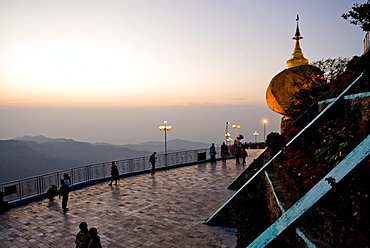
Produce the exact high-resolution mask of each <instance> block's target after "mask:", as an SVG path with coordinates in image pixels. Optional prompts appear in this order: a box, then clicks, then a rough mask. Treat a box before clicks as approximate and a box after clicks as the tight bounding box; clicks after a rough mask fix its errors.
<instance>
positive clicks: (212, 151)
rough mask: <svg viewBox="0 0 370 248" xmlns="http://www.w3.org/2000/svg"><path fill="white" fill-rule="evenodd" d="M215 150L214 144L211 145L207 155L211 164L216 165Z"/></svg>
mask: <svg viewBox="0 0 370 248" xmlns="http://www.w3.org/2000/svg"><path fill="white" fill-rule="evenodd" d="M216 154H217V151H216V148H215V143H212V145H211V147H210V148H209V155H210V156H211V163H215V164H216Z"/></svg>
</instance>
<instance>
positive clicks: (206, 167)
mask: <svg viewBox="0 0 370 248" xmlns="http://www.w3.org/2000/svg"><path fill="white" fill-rule="evenodd" d="M261 152H262V150H249V155H250V156H249V157H248V160H247V165H236V164H235V160H234V159H232V160H228V161H227V162H226V163H222V162H221V161H218V162H217V164H216V165H211V164H210V163H202V164H197V165H192V166H186V167H181V168H176V169H170V170H164V171H158V172H157V173H156V174H155V175H154V176H151V175H149V174H141V175H136V176H132V177H126V178H123V179H121V180H120V181H119V182H118V186H108V182H102V183H98V184H95V185H93V186H88V187H85V188H82V189H78V190H74V191H72V192H70V199H69V202H68V207H69V209H70V211H69V212H67V213H63V212H61V209H60V205H61V199H58V198H57V199H56V200H55V201H54V202H49V200H47V199H45V200H42V201H36V202H32V203H30V204H28V205H25V206H21V207H17V208H13V209H11V210H10V211H8V212H6V213H5V214H3V215H0V247H22V248H23V247H75V245H74V238H75V235H76V233H77V232H78V231H79V229H78V225H79V224H80V222H82V221H85V222H87V224H88V225H89V228H90V227H96V228H97V229H98V232H99V236H100V237H101V242H102V245H103V247H161V248H165V247H202V248H203V247H235V244H236V236H235V234H236V229H233V228H224V227H217V226H216V227H214V226H207V225H204V224H202V221H203V220H205V219H206V218H208V217H210V216H211V215H212V214H213V213H214V212H215V211H216V210H217V209H218V208H219V207H220V206H221V205H222V204H223V203H224V202H225V201H226V200H227V199H228V198H229V197H230V196H232V194H233V193H234V191H231V190H228V189H226V188H227V186H229V185H230V183H231V182H233V181H234V179H236V177H237V176H238V175H239V174H240V173H241V172H242V171H243V170H244V169H245V168H246V167H247V166H248V165H249V164H250V162H252V161H253V159H254V158H256V157H257V156H258V155H259V154H260V153H261Z"/></svg>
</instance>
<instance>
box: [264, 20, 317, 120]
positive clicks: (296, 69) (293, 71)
mask: <svg viewBox="0 0 370 248" xmlns="http://www.w3.org/2000/svg"><path fill="white" fill-rule="evenodd" d="M298 20H299V17H298V15H297V19H296V21H297V28H296V33H295V36H294V37H293V39H294V40H295V41H296V43H295V47H294V51H293V53H292V56H291V58H290V59H289V60H288V61H287V62H286V69H284V70H283V71H281V72H280V73H278V74H277V75H276V76H275V77H273V78H272V80H271V81H270V84H269V86H268V88H267V91H266V102H267V105H268V106H269V108H270V109H271V110H273V111H274V112H276V113H279V114H282V115H285V110H286V108H287V107H288V106H289V105H290V103H291V96H292V94H293V93H295V92H297V91H298V90H299V87H298V86H295V85H294V83H297V82H299V83H300V84H299V85H301V86H300V87H304V84H302V83H301V82H304V81H305V79H306V77H307V73H301V72H302V71H306V72H307V71H311V72H313V73H315V74H316V73H320V70H319V69H318V68H317V67H315V66H312V65H309V64H308V59H306V58H305V57H304V56H303V53H302V49H301V47H300V44H299V40H301V39H302V38H303V37H302V36H301V34H300V32H299V26H298ZM302 85H303V86H302Z"/></svg>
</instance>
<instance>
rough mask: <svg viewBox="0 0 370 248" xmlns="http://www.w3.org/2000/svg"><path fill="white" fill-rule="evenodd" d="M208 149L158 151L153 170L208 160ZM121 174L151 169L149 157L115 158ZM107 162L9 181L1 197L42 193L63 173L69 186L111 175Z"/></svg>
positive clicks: (0, 189)
mask: <svg viewBox="0 0 370 248" xmlns="http://www.w3.org/2000/svg"><path fill="white" fill-rule="evenodd" d="M207 150H208V148H204V149H198V150H190V151H179V152H173V153H169V154H167V157H166V155H165V154H158V155H157V163H156V169H160V168H166V167H174V166H178V165H183V164H184V165H185V164H189V163H194V162H198V161H199V162H201V161H203V162H204V161H206V160H207V159H209V155H208V153H207ZM115 162H116V165H117V167H118V170H119V173H120V175H121V176H123V175H128V174H135V173H140V172H145V171H148V170H150V169H151V164H150V163H149V156H145V157H138V158H130V159H123V160H116V161H115ZM111 163H112V161H110V162H104V163H97V164H90V165H84V166H79V167H75V168H70V169H65V170H61V171H57V172H52V173H48V174H43V175H38V176H33V177H28V178H24V179H20V180H15V181H11V182H6V183H1V184H0V192H4V194H5V196H4V200H5V201H8V202H9V203H14V202H17V201H21V200H24V199H28V198H32V197H35V196H39V195H41V194H44V193H45V192H46V191H47V190H48V189H49V188H50V187H51V186H52V185H57V186H58V188H59V186H60V179H61V178H62V176H63V175H64V174H65V173H68V174H69V175H70V176H71V182H72V186H73V187H74V186H77V185H81V184H84V183H87V182H91V181H95V180H100V179H106V178H110V167H111Z"/></svg>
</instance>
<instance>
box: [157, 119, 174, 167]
mask: <svg viewBox="0 0 370 248" xmlns="http://www.w3.org/2000/svg"><path fill="white" fill-rule="evenodd" d="M163 124H164V125H162V126H159V130H161V131H164V156H165V163H166V165H167V131H170V130H171V129H172V127H171V126H168V125H167V121H164V122H163Z"/></svg>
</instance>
